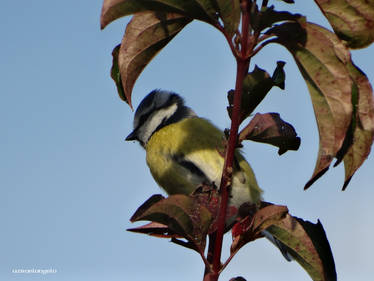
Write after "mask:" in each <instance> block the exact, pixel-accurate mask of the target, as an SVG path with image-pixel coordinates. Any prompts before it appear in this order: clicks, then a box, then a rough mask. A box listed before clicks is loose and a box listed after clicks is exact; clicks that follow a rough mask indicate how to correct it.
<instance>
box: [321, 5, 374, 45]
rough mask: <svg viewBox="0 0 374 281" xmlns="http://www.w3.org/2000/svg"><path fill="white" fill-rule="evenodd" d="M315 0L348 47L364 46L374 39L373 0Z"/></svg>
mask: <svg viewBox="0 0 374 281" xmlns="http://www.w3.org/2000/svg"><path fill="white" fill-rule="evenodd" d="M314 1H315V2H316V3H317V5H318V6H319V8H320V9H321V11H322V12H323V13H324V15H325V16H326V18H327V19H328V21H329V22H330V24H331V26H332V28H333V29H334V31H335V33H336V34H337V36H338V37H339V38H340V39H341V40H344V41H345V42H346V44H347V46H348V47H350V48H363V47H366V46H368V45H369V44H371V43H372V42H373V41H374V1H373V0H314Z"/></svg>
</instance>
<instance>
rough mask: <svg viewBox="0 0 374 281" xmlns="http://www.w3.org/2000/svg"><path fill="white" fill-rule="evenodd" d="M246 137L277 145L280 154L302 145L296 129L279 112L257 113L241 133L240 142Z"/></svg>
mask: <svg viewBox="0 0 374 281" xmlns="http://www.w3.org/2000/svg"><path fill="white" fill-rule="evenodd" d="M245 139H247V140H252V141H257V142H263V143H268V144H271V145H274V146H277V147H279V151H278V154H279V155H281V154H283V153H285V152H286V151H287V150H297V149H299V147H300V138H299V137H298V136H297V133H296V131H295V129H294V128H293V127H292V125H291V124H289V123H287V122H285V121H283V120H282V119H281V118H280V116H279V114H278V113H265V114H260V113H257V114H256V115H255V116H254V117H253V119H252V120H251V122H249V124H248V125H247V126H246V127H245V128H244V129H243V130H242V131H241V132H240V133H239V143H241V142H242V141H243V140H245Z"/></svg>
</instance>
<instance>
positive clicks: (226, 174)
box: [204, 0, 250, 281]
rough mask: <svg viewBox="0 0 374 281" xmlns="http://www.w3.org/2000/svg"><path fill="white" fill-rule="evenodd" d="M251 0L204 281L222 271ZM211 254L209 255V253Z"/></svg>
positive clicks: (246, 5) (245, 15) (245, 14)
mask: <svg viewBox="0 0 374 281" xmlns="http://www.w3.org/2000/svg"><path fill="white" fill-rule="evenodd" d="M249 4H250V3H249V0H242V2H241V9H242V28H241V33H242V36H241V38H242V41H241V50H240V55H237V56H235V57H236V62H237V68H236V71H237V72H236V82H235V93H234V105H233V111H232V116H231V128H230V136H229V140H228V146H227V149H226V155H225V162H224V167H223V172H222V178H221V185H220V191H221V206H220V211H219V216H218V228H217V232H216V237H215V239H214V240H215V241H214V251H213V264H212V272H210V273H206V274H205V276H204V281H216V280H218V277H219V273H220V270H221V252H222V242H223V235H224V230H225V222H226V211H227V204H228V198H229V190H228V189H229V187H230V185H231V181H232V172H233V162H234V155H235V149H236V146H237V138H238V129H239V125H240V113H241V94H242V86H243V80H244V77H245V75H246V74H247V72H248V68H249V60H250V59H249V58H248V56H247V54H248V53H249V52H248V47H249V46H248V39H249V37H248V36H249V25H250V21H249ZM208 254H209V253H208Z"/></svg>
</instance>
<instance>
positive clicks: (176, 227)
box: [131, 194, 213, 249]
mask: <svg viewBox="0 0 374 281" xmlns="http://www.w3.org/2000/svg"><path fill="white" fill-rule="evenodd" d="M152 198H153V197H151V199H149V200H147V201H146V203H144V204H143V205H142V206H141V207H140V209H138V210H137V211H136V213H135V215H134V216H133V217H132V218H131V221H133V222H134V221H141V220H147V221H151V222H156V223H161V224H163V225H165V226H167V228H168V232H169V233H172V234H173V235H174V234H177V235H179V236H182V237H184V238H186V239H187V240H188V241H190V242H192V243H193V244H194V245H195V246H196V247H198V248H199V249H204V248H205V239H206V235H207V234H208V231H209V228H210V225H211V222H212V219H213V218H212V215H211V213H210V212H209V211H208V209H207V208H205V207H204V206H202V205H201V204H200V203H199V202H198V201H197V200H195V199H194V198H193V197H191V196H187V195H182V194H177V195H171V196H169V197H167V198H164V199H161V200H158V199H159V197H157V198H156V200H154V199H152Z"/></svg>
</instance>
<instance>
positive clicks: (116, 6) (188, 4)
mask: <svg viewBox="0 0 374 281" xmlns="http://www.w3.org/2000/svg"><path fill="white" fill-rule="evenodd" d="M149 11H153V12H168V13H177V14H180V15H184V16H186V17H188V18H191V19H198V20H202V21H205V22H208V23H211V24H213V25H214V24H215V23H216V22H217V19H216V9H215V8H214V6H213V5H212V2H211V1H210V0H185V1H180V0H104V3H103V7H102V10H101V17H100V23H101V28H102V29H103V28H105V27H106V26H107V25H108V24H109V23H111V22H112V21H114V20H116V19H118V18H120V17H124V16H128V15H132V14H137V13H140V12H149Z"/></svg>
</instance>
